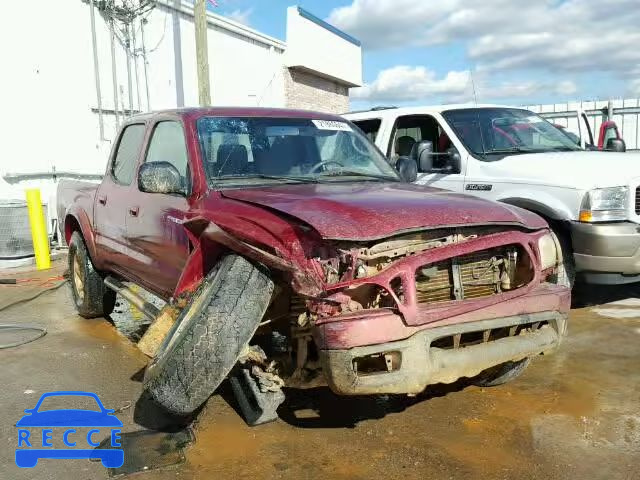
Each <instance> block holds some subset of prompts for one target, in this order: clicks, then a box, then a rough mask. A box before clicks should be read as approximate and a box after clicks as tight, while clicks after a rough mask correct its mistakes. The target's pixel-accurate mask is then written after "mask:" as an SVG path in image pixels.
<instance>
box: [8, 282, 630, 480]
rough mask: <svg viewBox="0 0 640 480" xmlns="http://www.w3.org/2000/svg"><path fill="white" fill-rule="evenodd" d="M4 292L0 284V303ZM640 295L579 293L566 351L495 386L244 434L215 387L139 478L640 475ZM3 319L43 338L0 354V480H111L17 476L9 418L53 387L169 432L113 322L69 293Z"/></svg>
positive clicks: (310, 403) (293, 415) (334, 409)
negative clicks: (163, 456) (40, 330)
mask: <svg viewBox="0 0 640 480" xmlns="http://www.w3.org/2000/svg"><path fill="white" fill-rule="evenodd" d="M13 292H14V293H11V295H15V290H13ZM7 295H10V293H9V289H6V288H5V289H3V288H2V287H0V299H2V298H6V296H7ZM638 297H640V287H626V288H608V289H602V288H597V289H587V290H581V291H579V294H578V295H577V297H576V300H575V303H576V308H575V309H574V310H572V312H571V316H570V325H569V329H570V333H569V336H568V338H567V339H566V342H565V343H564V344H563V346H562V348H561V350H560V351H559V352H558V353H556V354H554V355H550V356H546V357H539V358H537V359H535V361H534V362H533V363H532V365H531V366H530V367H529V369H528V370H527V371H526V373H525V374H524V375H523V376H522V377H520V378H519V379H518V380H516V381H515V382H514V383H512V384H507V385H504V386H500V387H494V388H478V387H474V386H468V385H467V384H466V383H465V382H459V383H457V384H455V385H450V386H437V387H435V388H430V389H429V390H428V391H427V392H425V393H424V394H423V395H420V396H418V397H415V398H406V397H403V398H400V397H376V398H341V397H336V396H334V395H333V394H331V392H329V391H328V390H327V389H315V390H311V391H307V392H288V400H287V402H286V404H285V405H284V406H283V407H282V409H281V411H280V416H281V419H280V420H279V421H277V422H275V423H272V424H268V425H263V426H260V427H256V428H249V427H247V426H246V425H245V424H244V422H243V421H242V420H241V418H240V417H239V416H238V414H237V413H236V411H235V410H234V408H235V402H234V401H233V398H232V396H231V395H230V393H229V389H228V387H226V386H224V385H223V387H222V388H221V389H220V391H219V392H217V393H216V394H215V395H214V396H213V397H212V398H211V399H210V401H209V402H208V404H207V406H206V408H205V409H204V410H203V411H202V412H200V415H199V417H198V419H197V422H196V424H195V426H194V432H193V434H194V435H195V441H193V442H192V443H191V444H190V445H189V446H187V447H185V448H184V453H183V454H180V453H179V452H178V454H175V455H174V452H171V455H170V458H171V461H168V462H166V463H169V464H171V463H173V464H174V465H169V466H166V467H164V468H162V469H159V470H153V466H154V461H155V460H157V458H155V457H154V455H156V454H158V452H162V450H163V448H164V449H167V448H169V447H166V445H168V444H169V443H171V442H169V443H167V442H165V441H164V440H162V441H159V443H158V446H157V448H155V449H154V448H153V445H152V446H151V447H149V445H148V442H149V439H148V438H147V444H145V448H148V449H149V451H150V453H149V457H148V458H146V460H145V458H144V455H143V458H142V459H141V460H139V461H140V462H142V463H145V461H147V462H148V463H149V465H147V466H150V469H149V470H147V471H146V472H145V473H139V474H136V476H135V477H134V478H141V479H144V478H148V479H165V478H166V479H169V478H171V479H173V478H183V479H199V478H206V479H209V478H250V477H251V478H262V479H270V478H274V479H277V478H296V479H298V478H309V479H316V478H317V479H325V478H338V479H340V478H345V479H346V478H349V479H357V478H362V479H371V478H403V479H412V478H420V479H449V478H453V479H477V478H484V479H494V478H495V479H574V478H575V479H577V478H583V479H629V480H631V479H637V478H640V476H639V475H640V474H639V473H638V472H639V471H640V300H638V299H637V298H638ZM612 301H617V302H618V303H614V304H613V305H612V304H611V302H612ZM8 322H16V323H17V322H25V323H27V322H28V323H40V324H42V325H44V326H46V327H47V329H48V330H49V333H48V335H47V336H46V337H44V338H42V339H40V340H38V341H36V342H33V343H31V344H28V345H24V346H22V347H18V348H14V349H9V350H0V358H1V359H2V369H1V370H0V381H1V383H2V385H3V387H2V389H0V439H1V441H2V443H1V444H0V445H2V447H1V449H0V450H1V451H0V478H7V479H9V478H10V479H23V478H24V479H27V478H65V479H88V478H89V479H94V478H95V479H99V478H107V477H108V471H107V470H106V469H105V468H104V467H102V466H101V465H100V463H95V462H89V461H86V460H74V461H60V460H57V461H55V460H42V461H41V462H40V463H39V464H38V466H37V467H36V469H33V470H26V469H18V468H17V467H16V466H15V464H14V463H13V454H14V450H15V446H16V428H15V427H14V425H15V422H16V421H17V420H18V419H19V418H20V417H21V416H22V414H23V410H24V409H25V408H31V407H33V404H34V403H35V401H36V400H37V398H39V396H40V395H41V394H42V393H43V392H46V391H49V390H57V389H68V390H74V389H77V390H87V391H94V392H96V393H98V395H99V396H100V397H101V399H102V401H103V403H104V404H105V405H106V406H107V408H116V409H119V412H118V413H117V415H118V417H119V418H120V419H121V420H122V421H123V423H124V424H125V427H124V429H123V431H124V432H125V433H132V432H139V431H141V430H145V429H146V428H148V427H153V426H155V427H156V428H159V429H160V430H170V428H168V426H167V424H166V422H164V423H163V420H166V419H163V418H161V417H156V416H155V414H154V412H152V411H151V410H150V408H149V407H148V405H146V404H144V403H141V402H140V392H141V383H140V380H141V376H142V375H141V372H142V370H143V368H144V365H145V362H146V359H145V357H144V355H142V354H141V353H140V352H139V351H138V350H137V349H136V348H135V347H134V346H133V344H132V343H130V341H129V340H128V338H127V337H125V336H124V335H123V334H121V333H119V331H118V330H117V329H116V327H115V326H114V324H112V323H110V322H109V321H107V320H104V319H96V320H83V319H81V318H80V317H78V316H77V315H76V314H75V312H74V309H73V305H72V303H71V300H70V296H69V294H68V292H67V289H66V288H61V289H57V290H54V291H51V292H49V293H46V294H44V295H41V296H39V297H38V298H36V299H35V300H32V301H30V302H27V303H22V304H19V305H16V306H14V307H9V308H7V309H5V310H2V311H0V323H8ZM118 325H119V326H120V328H121V329H123V326H122V324H121V323H120V322H118ZM125 330H126V329H125ZM129 330H132V329H129ZM154 424H155V425H154ZM134 436H135V437H136V438H137V437H138V436H139V434H136V435H134ZM132 438H133V436H132ZM151 443H153V442H151ZM175 443H176V442H174V443H172V444H171V445H174V444H175ZM131 445H132V446H131V447H129V448H132V449H135V448H137V447H136V443H135V442H134V441H132V442H131ZM138 445H140V447H139V448H140V450H141V451H142V445H141V444H138ZM174 446H175V445H174ZM171 448H173V447H171ZM176 448H177V447H176ZM146 451H147V450H145V451H144V452H146ZM165 453H167V452H165ZM144 454H145V455H146V453H144ZM125 455H127V453H126V452H125ZM159 463H161V462H159ZM176 463H177V464H176ZM141 465H142V464H141ZM121 478H122V477H121Z"/></svg>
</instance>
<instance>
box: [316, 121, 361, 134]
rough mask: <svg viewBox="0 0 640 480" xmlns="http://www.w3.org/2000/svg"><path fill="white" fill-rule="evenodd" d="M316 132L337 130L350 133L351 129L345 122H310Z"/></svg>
mask: <svg viewBox="0 0 640 480" xmlns="http://www.w3.org/2000/svg"><path fill="white" fill-rule="evenodd" d="M311 121H312V122H313V124H314V125H315V126H316V128H317V129H318V130H339V131H342V132H350V131H351V127H350V126H349V124H348V123H346V122H336V121H335V120H311Z"/></svg>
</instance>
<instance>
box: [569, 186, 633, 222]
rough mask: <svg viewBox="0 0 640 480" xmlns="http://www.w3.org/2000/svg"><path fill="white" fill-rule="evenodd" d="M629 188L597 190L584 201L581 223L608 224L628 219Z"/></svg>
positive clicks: (589, 192)
mask: <svg viewBox="0 0 640 480" xmlns="http://www.w3.org/2000/svg"><path fill="white" fill-rule="evenodd" d="M628 197H629V189H628V188H627V187H609V188H596V189H593V190H589V191H588V192H587V193H586V194H585V196H584V198H583V199H582V205H581V206H580V216H579V220H580V221H581V222H607V221H619V220H626V219H627V203H628V202H627V200H628Z"/></svg>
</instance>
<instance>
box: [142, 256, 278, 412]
mask: <svg viewBox="0 0 640 480" xmlns="http://www.w3.org/2000/svg"><path fill="white" fill-rule="evenodd" d="M273 288H274V284H273V281H272V280H271V278H270V277H269V274H268V272H267V270H266V269H265V268H264V267H262V266H257V265H254V264H252V263H251V262H249V261H248V260H247V259H245V258H243V257H240V256H237V255H233V254H232V255H228V256H226V257H224V258H223V259H222V260H220V262H218V265H217V266H216V268H214V269H213V271H212V272H211V273H209V274H208V275H207V277H206V278H205V279H204V281H203V282H202V285H201V286H200V288H199V289H198V290H197V292H196V293H195V294H194V295H193V298H192V299H191V302H190V304H189V305H188V306H187V307H186V308H184V310H182V312H181V313H180V315H179V316H178V318H177V319H176V322H175V323H174V325H173V327H172V328H171V330H169V332H168V334H167V336H166V337H165V340H164V341H163V343H162V344H161V345H160V347H159V348H158V352H157V353H156V356H155V358H154V359H153V361H152V362H151V364H150V365H149V366H148V367H147V370H146V372H145V379H144V383H145V385H144V387H145V390H146V391H147V392H148V393H149V394H150V396H151V397H152V398H153V399H154V400H155V402H157V403H158V404H160V406H162V407H163V408H164V409H166V410H168V411H169V412H171V413H174V414H177V415H189V414H191V413H193V412H194V411H195V410H196V409H197V408H198V407H200V406H201V405H202V404H203V403H204V402H205V401H206V400H207V399H208V398H209V396H211V394H212V393H213V392H214V391H215V389H216V388H217V387H218V385H220V383H222V381H223V380H224V378H225V377H226V376H227V375H228V374H229V372H230V371H231V369H232V368H233V366H234V365H235V363H236V361H237V359H238V357H239V356H240V354H241V353H242V351H243V350H244V349H245V347H246V346H247V345H248V343H249V340H251V338H252V337H253V334H254V333H255V331H256V330H257V328H258V325H259V324H260V320H262V317H263V316H264V313H265V311H266V310H267V307H268V306H269V302H270V300H271V296H272V294H273Z"/></svg>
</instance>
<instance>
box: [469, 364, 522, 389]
mask: <svg viewBox="0 0 640 480" xmlns="http://www.w3.org/2000/svg"><path fill="white" fill-rule="evenodd" d="M529 363H531V358H524V359H522V360H518V361H517V362H505V363H501V364H500V365H496V366H495V367H491V368H488V369H487V370H485V371H484V372H482V373H481V374H480V375H478V376H477V377H476V378H475V379H474V380H473V383H474V384H475V385H477V386H478V387H495V386H497V385H502V384H503V383H507V382H510V381H511V380H515V379H516V378H518V377H519V376H520V375H522V373H523V372H524V371H525V369H526V368H527V367H528V366H529Z"/></svg>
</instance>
